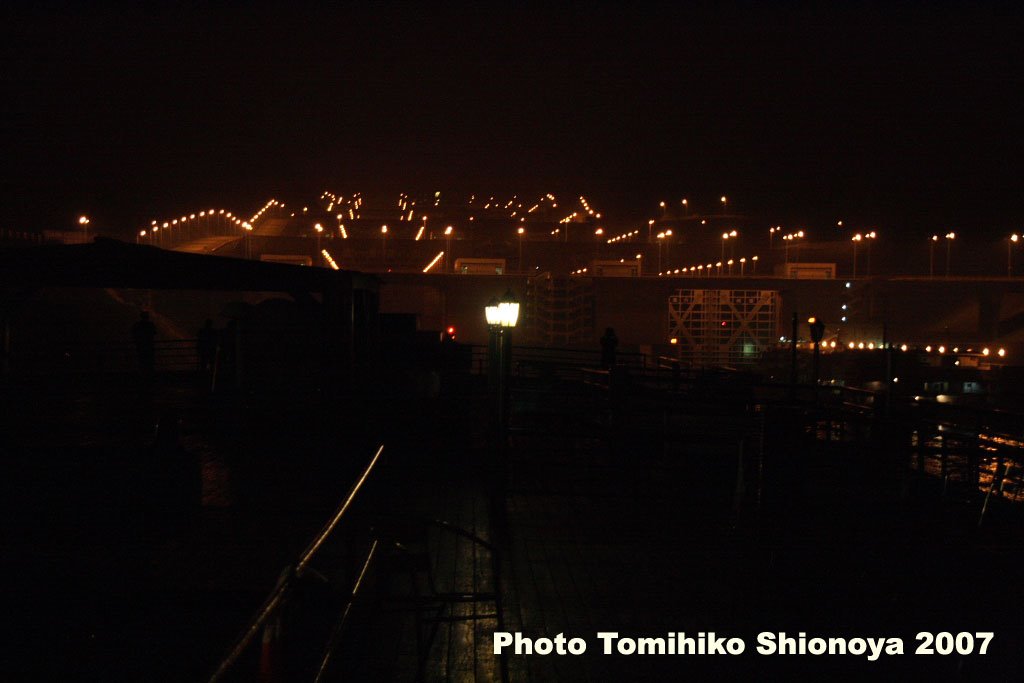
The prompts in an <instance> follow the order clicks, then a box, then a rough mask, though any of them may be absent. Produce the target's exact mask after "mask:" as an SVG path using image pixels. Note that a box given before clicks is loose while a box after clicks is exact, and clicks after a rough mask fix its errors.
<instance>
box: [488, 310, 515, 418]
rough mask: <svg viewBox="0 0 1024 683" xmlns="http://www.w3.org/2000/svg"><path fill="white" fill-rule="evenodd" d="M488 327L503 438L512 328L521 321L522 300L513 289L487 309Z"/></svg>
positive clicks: (492, 373)
mask: <svg viewBox="0 0 1024 683" xmlns="http://www.w3.org/2000/svg"><path fill="white" fill-rule="evenodd" d="M484 316H485V318H486V320H487V327H488V328H489V329H490V332H491V351H492V354H491V359H490V360H491V363H490V364H489V368H491V372H490V374H491V376H492V378H493V379H494V382H495V389H496V409H497V412H496V417H497V420H498V422H497V426H498V434H499V436H503V435H504V432H505V425H506V424H507V419H508V411H507V407H506V403H507V395H506V394H507V392H508V374H509V369H510V367H511V360H512V357H511V350H512V329H513V328H515V326H516V323H517V322H519V301H518V299H516V297H515V295H514V294H513V293H512V290H508V291H507V292H506V293H505V295H504V296H503V297H501V299H500V300H495V299H491V301H490V303H488V304H487V306H486V307H485V308H484Z"/></svg>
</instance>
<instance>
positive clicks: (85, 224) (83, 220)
mask: <svg viewBox="0 0 1024 683" xmlns="http://www.w3.org/2000/svg"><path fill="white" fill-rule="evenodd" d="M78 224H79V225H81V226H82V229H83V230H84V231H85V241H86V242H88V241H89V217H88V216H79V217H78Z"/></svg>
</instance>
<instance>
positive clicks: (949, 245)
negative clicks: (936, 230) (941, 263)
mask: <svg viewBox="0 0 1024 683" xmlns="http://www.w3.org/2000/svg"><path fill="white" fill-rule="evenodd" d="M955 239H956V233H955V232H952V231H950V232H947V233H946V277H949V254H950V251H951V249H952V246H953V240H955Z"/></svg>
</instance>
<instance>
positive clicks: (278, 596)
mask: <svg viewBox="0 0 1024 683" xmlns="http://www.w3.org/2000/svg"><path fill="white" fill-rule="evenodd" d="M383 452H384V446H383V445H381V446H380V447H379V448H378V449H377V452H376V453H375V454H374V456H373V458H372V459H371V460H370V462H369V464H367V466H366V467H365V468H364V469H363V471H362V473H361V474H360V476H359V478H358V479H356V481H355V483H354V484H353V485H352V488H351V489H350V490H349V492H348V495H347V496H345V499H344V501H342V503H341V505H340V506H339V507H338V509H337V511H336V512H335V513H334V515H332V516H331V519H330V520H329V521H328V522H327V523H326V524H325V525H324V527H323V528H322V529H321V530H320V532H319V533H318V534H317V535H316V536H315V537H314V538H313V540H312V541H310V543H309V545H308V546H307V547H306V549H305V550H304V551H303V552H302V554H301V555H300V556H299V559H298V560H297V561H296V562H295V564H294V565H292V566H290V567H288V568H287V569H286V570H285V571H284V572H283V573H282V576H281V579H280V580H279V581H278V583H277V586H275V588H274V590H272V591H271V592H270V595H268V596H267V598H266V599H265V600H264V601H263V604H262V605H261V606H260V608H259V610H257V612H256V615H255V616H254V617H253V619H252V620H251V621H250V622H249V624H248V625H247V626H246V627H245V628H244V629H243V630H242V633H241V635H240V636H239V637H238V638H237V640H236V641H235V643H234V645H233V646H232V647H231V649H230V650H229V652H228V654H227V655H226V656H225V657H224V659H222V660H221V662H220V663H219V664H218V666H217V668H216V670H215V671H214V673H213V675H211V676H210V678H209V681H210V683H215V682H216V681H222V680H224V677H225V676H226V675H227V673H228V672H229V671H230V670H231V668H232V667H233V666H234V665H235V663H236V662H237V661H238V659H239V657H241V656H242V654H243V653H244V652H245V651H246V649H247V648H248V647H249V645H250V644H251V643H252V641H253V639H254V638H255V637H256V634H257V633H259V631H260V629H261V628H263V627H265V626H266V625H267V624H268V622H269V621H270V619H271V618H272V617H274V616H275V615H276V614H277V613H278V611H279V610H280V608H281V606H282V605H283V604H284V602H285V600H286V598H287V596H288V595H289V594H290V593H291V592H292V590H293V589H294V587H295V584H296V581H297V579H301V578H302V577H303V576H304V575H306V574H307V573H308V572H309V571H310V562H312V560H313V558H314V557H315V556H316V554H317V552H318V551H319V550H320V549H321V548H322V547H323V545H324V543H325V542H326V541H327V540H328V538H329V537H330V536H331V535H332V534H333V533H334V531H335V530H336V529H337V528H338V525H339V524H340V523H341V521H342V519H343V518H344V517H345V514H346V513H347V512H348V511H349V509H350V508H351V506H352V503H353V501H354V500H355V498H356V495H357V494H358V493H359V492H360V490H361V489H362V488H363V486H364V485H365V483H366V481H367V479H368V478H369V477H370V475H371V474H372V473H373V471H374V468H375V467H376V466H377V463H378V462H379V460H380V457H381V454H382V453H383ZM377 546H378V543H377V541H376V539H375V540H373V542H372V543H371V545H370V549H369V552H368V553H367V554H366V556H365V559H364V560H363V563H362V570H361V571H360V573H359V577H358V578H357V579H356V581H355V582H354V584H353V585H352V587H351V589H350V591H349V594H348V597H347V600H346V603H345V607H344V609H343V610H342V616H341V620H340V621H339V623H338V626H337V627H336V628H335V631H338V629H340V628H342V627H343V626H344V624H345V622H346V620H347V619H348V615H349V613H350V611H351V608H352V605H353V603H354V602H355V600H356V597H357V596H358V593H359V588H360V586H361V585H362V578H363V576H364V575H365V573H366V571H367V569H368V568H369V566H370V565H371V564H372V563H373V560H374V557H375V555H376V552H377ZM334 641H335V636H333V635H332V638H331V640H330V641H329V643H330V642H334ZM329 656H330V655H329V652H328V653H327V654H325V655H324V660H323V662H322V663H321V666H320V669H321V670H323V668H324V667H326V664H327V660H328V659H329ZM318 678H319V675H318Z"/></svg>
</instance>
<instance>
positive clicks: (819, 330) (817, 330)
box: [807, 317, 825, 387]
mask: <svg viewBox="0 0 1024 683" xmlns="http://www.w3.org/2000/svg"><path fill="white" fill-rule="evenodd" d="M807 323H808V325H810V328H811V341H813V342H814V386H815V387H817V386H818V376H819V375H818V368H819V363H820V360H821V338H822V337H824V336H825V323H823V322H821V321H820V320H818V319H817V318H814V317H811V318H808V319H807Z"/></svg>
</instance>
